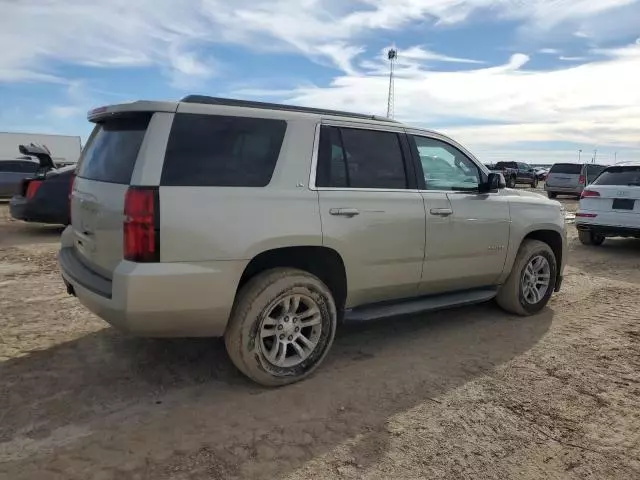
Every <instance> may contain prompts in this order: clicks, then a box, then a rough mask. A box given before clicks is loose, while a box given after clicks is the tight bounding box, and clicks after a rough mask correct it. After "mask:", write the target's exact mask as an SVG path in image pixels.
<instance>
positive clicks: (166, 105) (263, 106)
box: [87, 95, 401, 125]
mask: <svg viewBox="0 0 640 480" xmlns="http://www.w3.org/2000/svg"><path fill="white" fill-rule="evenodd" d="M181 103H182V104H185V103H188V104H199V105H217V106H222V107H241V108H252V109H260V110H278V111H282V112H287V113H293V114H296V113H297V114H307V115H309V114H310V115H320V116H323V117H338V118H349V119H359V120H365V121H367V120H368V121H373V122H382V123H391V124H396V125H401V123H400V122H398V121H397V120H393V119H390V118H387V117H381V116H378V115H367V114H364V113H355V112H345V111H340V110H328V109H322V108H312V107H301V106H297V105H285V104H279V103H267V102H255V101H251V100H237V99H233V98H221V97H209V96H205V95H187V96H186V97H184V98H182V99H181V100H180V101H178V102H162V101H147V100H140V101H136V102H131V103H124V104H117V105H109V106H103V107H99V108H95V109H93V110H90V111H89V113H88V114H87V118H88V119H89V120H90V121H92V122H95V121H97V120H99V119H100V118H102V117H105V116H108V115H113V114H117V113H124V112H131V111H140V112H175V111H176V110H177V109H178V106H179V105H180V104H181Z"/></svg>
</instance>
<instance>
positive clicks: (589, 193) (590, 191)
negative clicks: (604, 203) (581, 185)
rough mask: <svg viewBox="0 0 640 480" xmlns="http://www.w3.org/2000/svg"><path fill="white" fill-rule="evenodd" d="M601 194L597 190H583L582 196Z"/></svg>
mask: <svg viewBox="0 0 640 480" xmlns="http://www.w3.org/2000/svg"><path fill="white" fill-rule="evenodd" d="M599 196H600V194H599V193H598V192H596V191H595V190H583V191H582V195H580V198H588V197H599Z"/></svg>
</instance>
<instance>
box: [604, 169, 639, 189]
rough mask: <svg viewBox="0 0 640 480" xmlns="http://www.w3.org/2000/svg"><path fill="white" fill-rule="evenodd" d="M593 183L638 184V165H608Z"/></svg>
mask: <svg viewBox="0 0 640 480" xmlns="http://www.w3.org/2000/svg"><path fill="white" fill-rule="evenodd" d="M593 184H594V185H630V186H640V166H627V167H609V168H607V169H606V170H605V171H604V172H602V173H601V174H600V176H599V177H598V178H597V179H596V180H595V182H593Z"/></svg>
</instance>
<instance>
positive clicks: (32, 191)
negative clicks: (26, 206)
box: [27, 180, 42, 200]
mask: <svg viewBox="0 0 640 480" xmlns="http://www.w3.org/2000/svg"><path fill="white" fill-rule="evenodd" d="M40 185H42V180H31V181H30V182H29V185H27V200H31V199H32V198H33V197H35V195H36V193H37V191H38V189H39V188H40Z"/></svg>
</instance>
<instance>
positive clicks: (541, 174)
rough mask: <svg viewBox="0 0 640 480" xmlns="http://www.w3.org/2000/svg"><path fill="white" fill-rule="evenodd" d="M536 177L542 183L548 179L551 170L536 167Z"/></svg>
mask: <svg viewBox="0 0 640 480" xmlns="http://www.w3.org/2000/svg"><path fill="white" fill-rule="evenodd" d="M534 170H535V173H536V177H537V178H538V181H540V182H542V181H544V180H546V179H547V174H548V173H549V169H548V168H545V167H536V168H534Z"/></svg>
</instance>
